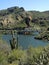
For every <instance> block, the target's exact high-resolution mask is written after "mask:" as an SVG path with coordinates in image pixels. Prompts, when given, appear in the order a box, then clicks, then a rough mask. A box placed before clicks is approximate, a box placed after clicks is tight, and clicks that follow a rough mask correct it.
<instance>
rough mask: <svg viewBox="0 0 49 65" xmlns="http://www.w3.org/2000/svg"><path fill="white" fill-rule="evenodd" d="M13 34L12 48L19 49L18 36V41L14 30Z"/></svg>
mask: <svg viewBox="0 0 49 65" xmlns="http://www.w3.org/2000/svg"><path fill="white" fill-rule="evenodd" d="M11 35H12V39H11V40H10V45H11V49H12V50H13V49H18V37H17V41H16V38H15V36H14V32H13V31H11Z"/></svg>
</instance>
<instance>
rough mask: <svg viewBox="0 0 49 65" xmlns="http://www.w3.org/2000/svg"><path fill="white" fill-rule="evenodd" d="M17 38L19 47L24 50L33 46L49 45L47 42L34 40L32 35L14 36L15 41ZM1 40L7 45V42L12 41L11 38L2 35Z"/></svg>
mask: <svg viewBox="0 0 49 65" xmlns="http://www.w3.org/2000/svg"><path fill="white" fill-rule="evenodd" d="M17 36H18V43H19V46H21V47H22V48H24V49H26V48H28V47H29V46H33V47H38V46H46V45H48V43H49V42H46V41H42V40H36V39H34V36H33V35H15V37H16V39H17ZM2 39H3V40H6V41H7V43H9V40H11V39H12V36H11V35H3V37H2Z"/></svg>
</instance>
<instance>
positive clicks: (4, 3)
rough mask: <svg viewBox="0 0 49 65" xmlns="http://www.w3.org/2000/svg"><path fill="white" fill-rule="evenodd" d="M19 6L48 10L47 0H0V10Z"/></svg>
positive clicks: (48, 0) (48, 3) (26, 8)
mask: <svg viewBox="0 0 49 65" xmlns="http://www.w3.org/2000/svg"><path fill="white" fill-rule="evenodd" d="M13 6H19V7H24V8H25V10H36V11H45V10H49V0H0V10H1V9H6V8H8V7H13Z"/></svg>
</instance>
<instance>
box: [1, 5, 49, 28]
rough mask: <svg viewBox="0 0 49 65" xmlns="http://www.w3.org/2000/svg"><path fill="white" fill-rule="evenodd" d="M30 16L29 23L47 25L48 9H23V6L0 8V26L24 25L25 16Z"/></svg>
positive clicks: (48, 18)
mask: <svg viewBox="0 0 49 65" xmlns="http://www.w3.org/2000/svg"><path fill="white" fill-rule="evenodd" d="M26 17H31V23H30V25H31V26H32V25H33V24H36V25H39V26H47V25H49V11H44V12H39V11H25V9H24V8H23V7H20V8H19V7H17V6H15V7H10V8H7V9H5V10H0V27H1V28H2V27H3V28H4V27H5V28H13V27H26V26H27V25H26V24H25V18H26ZM32 23H33V24H32Z"/></svg>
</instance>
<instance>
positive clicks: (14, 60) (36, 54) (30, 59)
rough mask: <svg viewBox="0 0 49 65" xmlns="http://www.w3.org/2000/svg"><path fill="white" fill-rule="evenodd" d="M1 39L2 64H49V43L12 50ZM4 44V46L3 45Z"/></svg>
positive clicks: (0, 62) (0, 53)
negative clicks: (44, 45) (42, 45)
mask: <svg viewBox="0 0 49 65" xmlns="http://www.w3.org/2000/svg"><path fill="white" fill-rule="evenodd" d="M3 42H4V41H2V40H0V44H1V45H0V65H38V64H39V65H41V64H42V65H49V45H48V46H46V47H37V48H34V47H29V48H28V49H26V50H22V49H20V48H18V49H13V50H11V49H10V47H9V46H8V45H7V44H6V43H4V44H3ZM3 46H4V47H3Z"/></svg>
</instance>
